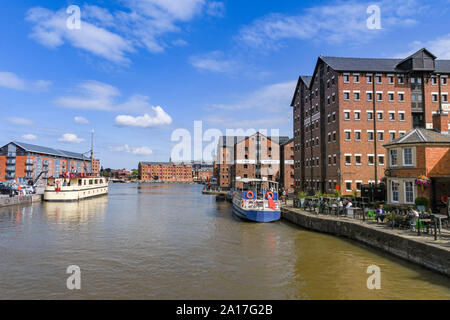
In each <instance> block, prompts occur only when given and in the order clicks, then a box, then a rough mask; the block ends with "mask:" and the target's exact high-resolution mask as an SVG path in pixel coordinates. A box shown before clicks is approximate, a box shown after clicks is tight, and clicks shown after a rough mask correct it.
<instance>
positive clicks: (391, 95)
mask: <svg viewBox="0 0 450 320" xmlns="http://www.w3.org/2000/svg"><path fill="white" fill-rule="evenodd" d="M343 92H344V100H350V90H344V91H343ZM376 95H377V101H383V91H377V92H376ZM372 99H373V92H372V91H366V100H367V101H372ZM418 99H419V100H420V101H422V96H421V95H420V96H419V98H418ZM353 100H354V101H361V94H360V91H359V90H353ZM397 100H398V101H399V102H405V93H404V92H400V91H399V92H397ZM388 101H389V102H394V101H395V92H388Z"/></svg>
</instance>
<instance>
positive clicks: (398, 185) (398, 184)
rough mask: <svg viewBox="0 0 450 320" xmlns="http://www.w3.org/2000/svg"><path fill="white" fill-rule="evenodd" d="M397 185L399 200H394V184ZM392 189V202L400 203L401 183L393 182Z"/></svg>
mask: <svg viewBox="0 0 450 320" xmlns="http://www.w3.org/2000/svg"><path fill="white" fill-rule="evenodd" d="M394 183H395V184H397V188H398V189H397V200H394V185H393V184H394ZM389 189H391V192H390V193H391V202H396V203H398V202H400V183H399V182H398V181H397V180H391V185H390V188H389Z"/></svg>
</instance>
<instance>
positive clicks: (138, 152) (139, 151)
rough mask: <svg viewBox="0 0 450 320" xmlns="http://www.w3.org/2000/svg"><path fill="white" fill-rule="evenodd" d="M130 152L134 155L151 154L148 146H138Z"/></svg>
mask: <svg viewBox="0 0 450 320" xmlns="http://www.w3.org/2000/svg"><path fill="white" fill-rule="evenodd" d="M132 153H133V154H135V155H138V156H144V155H150V154H152V153H153V151H152V149H150V148H149V147H139V148H135V149H133V151H132Z"/></svg>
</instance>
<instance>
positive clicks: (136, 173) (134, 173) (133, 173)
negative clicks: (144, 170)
mask: <svg viewBox="0 0 450 320" xmlns="http://www.w3.org/2000/svg"><path fill="white" fill-rule="evenodd" d="M138 178H139V171H137V169H131V179H138Z"/></svg>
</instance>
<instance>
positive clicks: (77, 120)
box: [73, 117, 89, 124]
mask: <svg viewBox="0 0 450 320" xmlns="http://www.w3.org/2000/svg"><path fill="white" fill-rule="evenodd" d="M73 121H75V123H78V124H89V120H88V119H86V118H84V117H75V118H74V119H73Z"/></svg>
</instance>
